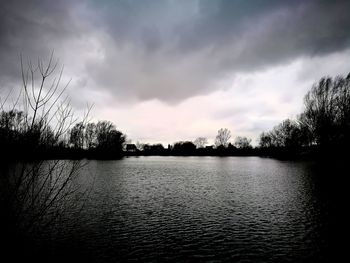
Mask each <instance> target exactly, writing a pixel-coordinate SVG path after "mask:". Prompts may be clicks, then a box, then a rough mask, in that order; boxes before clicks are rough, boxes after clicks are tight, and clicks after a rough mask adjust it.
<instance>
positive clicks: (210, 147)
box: [205, 145, 214, 150]
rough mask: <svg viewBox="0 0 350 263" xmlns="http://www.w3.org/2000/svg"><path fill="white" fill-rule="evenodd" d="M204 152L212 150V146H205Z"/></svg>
mask: <svg viewBox="0 0 350 263" xmlns="http://www.w3.org/2000/svg"><path fill="white" fill-rule="evenodd" d="M205 149H206V150H213V149H214V145H210V146H205Z"/></svg>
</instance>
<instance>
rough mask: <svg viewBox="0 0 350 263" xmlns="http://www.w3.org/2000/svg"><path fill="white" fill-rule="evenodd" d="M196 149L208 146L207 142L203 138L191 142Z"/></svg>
mask: <svg viewBox="0 0 350 263" xmlns="http://www.w3.org/2000/svg"><path fill="white" fill-rule="evenodd" d="M193 143H194V144H195V145H196V147H197V148H204V147H205V145H206V144H208V140H207V138H205V137H198V138H197V139H195V140H194V142H193Z"/></svg>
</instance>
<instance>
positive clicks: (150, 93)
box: [0, 0, 350, 144]
mask: <svg viewBox="0 0 350 263" xmlns="http://www.w3.org/2000/svg"><path fill="white" fill-rule="evenodd" d="M0 3H1V6H0V94H1V95H3V94H5V93H6V91H7V90H9V89H11V88H13V87H19V85H20V63H19V54H20V53H22V54H23V57H25V58H28V59H32V60H34V61H35V60H36V59H37V58H38V57H41V58H48V57H49V55H50V52H51V51H52V50H54V52H55V56H56V57H57V58H59V60H60V62H61V63H62V64H64V66H65V69H64V81H66V80H67V79H69V78H72V82H71V83H70V85H69V88H68V92H69V95H70V97H71V101H72V105H73V107H74V108H75V110H76V111H77V112H79V111H81V110H82V109H83V108H84V107H85V106H86V103H93V104H94V108H93V111H92V117H93V118H94V119H95V120H102V119H107V120H110V121H113V122H114V123H115V124H116V126H117V127H118V129H120V130H121V131H123V132H125V133H126V134H127V135H128V137H129V138H130V139H132V140H133V141H134V142H136V141H140V142H151V143H155V142H161V143H164V144H167V143H173V142H174V141H178V140H194V139H195V138H196V137H198V136H204V137H207V138H208V139H209V140H210V141H212V140H213V139H214V137H215V135H216V133H217V130H218V129H220V128H228V129H230V130H231V132H232V136H233V137H235V136H248V137H251V138H253V139H254V140H255V139H256V138H258V135H259V134H260V133H261V132H262V131H265V130H268V129H270V128H272V127H273V126H274V125H276V124H278V123H279V122H280V121H282V120H283V119H285V118H288V117H290V118H293V117H295V116H296V114H297V113H299V112H300V111H301V110H302V104H303V96H304V94H305V93H306V91H307V90H308V89H310V87H311V86H312V84H313V83H314V82H316V81H317V80H318V79H319V78H321V77H322V76H325V75H329V76H336V75H344V74H347V73H348V72H350V15H349V12H350V1H336V0H329V1H316V0H310V1H307V0H303V1H298V0H289V1H282V0H275V1H273V0H271V1H267V0H266V1H263V0H260V1H259V0H249V1H244V0H237V1H235V0H227V1H224V0H222V1H220V0H217V1H215V0H168V1H166V0H162V1H161V0H159V1H156V0H142V1H141V0H140V1H136V0H135V1H132V0H129V1H127V0H119V1H117V0H115V1H112V0H110V1H98V0H90V1H82V0H81V1H79V0H78V1H69V0H62V1H60V0H55V1H53V0H52V1H49V0H46V1H45V0H34V1H29V0H22V1H21V0H11V1H5V0H0Z"/></svg>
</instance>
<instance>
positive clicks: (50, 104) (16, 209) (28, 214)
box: [0, 54, 84, 233]
mask: <svg viewBox="0 0 350 263" xmlns="http://www.w3.org/2000/svg"><path fill="white" fill-rule="evenodd" d="M56 67H57V62H54V60H53V54H51V56H50V58H49V61H48V63H47V64H46V65H44V62H43V61H42V60H40V59H38V63H37V65H36V66H35V67H34V66H33V64H32V63H31V62H30V61H29V62H28V64H27V67H24V65H23V61H22V58H21V69H22V70H21V71H22V82H23V89H22V91H21V92H19V96H18V98H17V99H16V100H15V103H14V104H13V105H12V107H10V109H9V110H5V104H4V103H3V102H2V103H1V114H0V137H1V139H0V141H1V143H3V140H4V138H6V136H8V137H7V138H10V139H11V140H12V141H11V143H10V144H7V146H8V147H7V148H6V147H5V148H4V147H3V146H4V145H1V146H0V151H1V153H2V156H3V157H4V158H10V159H12V160H15V161H17V162H15V164H14V167H12V166H11V165H12V164H13V162H9V163H8V167H7V173H6V174H3V175H2V178H1V180H0V202H1V207H2V208H5V211H2V212H3V215H4V216H3V217H2V219H3V220H5V222H6V223H5V224H0V225H1V227H5V228H11V229H12V230H14V231H19V232H18V233H21V232H26V233H30V232H33V231H35V230H40V229H41V228H45V227H47V226H50V225H51V223H53V221H54V220H56V219H57V218H58V217H59V216H60V214H61V212H62V210H61V209H63V206H62V202H64V200H66V199H68V198H71V196H72V194H73V193H74V191H75V189H74V187H73V185H72V184H71V182H72V179H73V178H74V177H75V176H76V175H77V172H78V170H79V168H80V167H81V166H82V165H84V163H83V162H81V161H77V160H72V161H68V160H50V161H49V160H47V161H44V159H43V157H44V154H46V153H48V151H47V150H50V149H53V147H57V146H59V145H62V143H63V141H64V140H65V135H66V133H67V131H68V129H70V128H71V126H72V125H73V123H74V122H75V118H74V116H73V113H72V109H71V107H70V105H69V103H67V99H62V95H63V94H64V91H65V90H66V87H67V85H68V83H69V82H68V83H67V85H65V86H63V87H61V85H60V81H61V77H62V72H63V68H62V69H61V70H60V72H59V73H58V75H57V76H56V77H55V76H54V75H55V70H56ZM5 101H6V99H5ZM19 102H22V103H21V104H19ZM15 107H18V108H19V110H15ZM4 135H5V137H3V136H4ZM45 158H47V156H45ZM19 159H25V160H27V159H32V161H31V162H26V161H19ZM2 168H3V169H4V167H2ZM68 205H69V204H67V206H66V207H65V208H68Z"/></svg>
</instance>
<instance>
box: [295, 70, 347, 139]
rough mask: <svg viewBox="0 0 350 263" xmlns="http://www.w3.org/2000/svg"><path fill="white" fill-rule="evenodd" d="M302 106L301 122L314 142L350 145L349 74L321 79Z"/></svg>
mask: <svg viewBox="0 0 350 263" xmlns="http://www.w3.org/2000/svg"><path fill="white" fill-rule="evenodd" d="M304 105H305V110H304V112H303V113H302V114H301V116H300V122H301V123H302V125H303V126H304V127H306V128H307V129H308V130H309V132H310V134H312V135H313V142H314V143H316V144H318V145H321V146H327V145H330V144H331V143H333V144H334V143H337V142H339V141H345V142H349V132H350V128H349V127H350V74H349V75H348V76H347V77H346V78H344V77H341V76H339V77H337V78H335V79H332V78H322V79H321V80H320V81H319V82H318V83H317V84H315V85H314V86H313V87H312V89H311V90H310V91H309V92H308V93H307V94H306V96H305V98H304Z"/></svg>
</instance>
